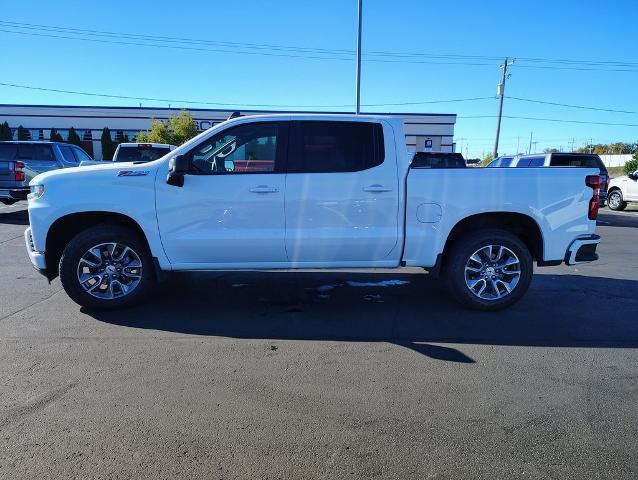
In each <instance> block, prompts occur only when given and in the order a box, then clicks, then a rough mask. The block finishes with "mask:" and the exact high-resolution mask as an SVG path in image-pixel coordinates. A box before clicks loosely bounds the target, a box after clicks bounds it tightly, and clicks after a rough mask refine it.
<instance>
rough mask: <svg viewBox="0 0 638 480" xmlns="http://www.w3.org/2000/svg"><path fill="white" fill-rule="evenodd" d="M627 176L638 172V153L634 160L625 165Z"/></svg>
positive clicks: (635, 154)
mask: <svg viewBox="0 0 638 480" xmlns="http://www.w3.org/2000/svg"><path fill="white" fill-rule="evenodd" d="M624 170H625V175H628V174H630V173H632V172H635V171H638V151H637V152H636V153H634V158H632V159H631V160H629V161H628V162H627V163H625V167H624Z"/></svg>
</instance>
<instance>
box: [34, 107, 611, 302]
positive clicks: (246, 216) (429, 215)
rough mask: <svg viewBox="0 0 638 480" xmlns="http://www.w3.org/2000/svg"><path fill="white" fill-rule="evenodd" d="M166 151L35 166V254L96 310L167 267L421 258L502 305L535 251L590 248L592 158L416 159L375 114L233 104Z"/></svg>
mask: <svg viewBox="0 0 638 480" xmlns="http://www.w3.org/2000/svg"><path fill="white" fill-rule="evenodd" d="M172 153H173V155H172V156H166V157H163V158H160V159H158V160H155V161H153V162H149V163H145V164H133V163H114V164H112V165H100V166H88V167H82V168H73V169H65V170H57V171H53V172H48V173H44V174H42V175H39V176H37V177H36V178H34V179H33V180H32V181H31V185H30V186H31V193H30V195H29V220H30V226H29V228H27V230H26V231H25V235H24V237H25V241H26V247H27V252H28V254H29V257H30V259H31V262H32V263H33V265H34V266H35V267H36V268H37V269H38V270H40V271H41V272H42V273H44V274H45V275H46V276H47V277H48V278H49V280H51V279H52V278H55V277H56V276H57V275H60V277H61V281H62V285H63V287H64V289H65V290H66V292H67V293H68V295H69V296H70V297H71V298H72V299H73V300H75V301H76V302H77V303H79V304H80V305H84V306H86V307H90V308H115V307H123V306H127V305H130V304H132V303H133V302H136V301H138V300H140V299H141V298H142V297H144V294H145V293H146V292H147V291H148V289H149V288H150V287H151V286H152V285H153V283H154V282H155V281H157V280H158V279H159V278H161V277H162V276H163V272H165V271H176V270H235V269H242V270H245V269H249V270H259V269H309V268H312V269H316V268H330V269H336V268H398V267H401V266H411V267H414V266H416V267H423V268H425V269H427V270H428V271H430V272H431V273H434V274H436V275H439V274H440V276H441V278H443V279H444V280H445V283H446V285H447V287H448V288H449V291H450V292H451V294H452V296H453V297H454V298H456V299H457V300H459V301H460V302H461V303H463V304H464V305H466V306H469V307H473V308H477V309H481V310H497V309H500V308H503V307H505V306H508V305H511V304H512V303H514V302H516V301H517V300H518V299H520V298H521V296H522V295H523V294H524V293H525V291H526V290H527V288H528V286H529V284H530V281H531V278H532V273H533V261H534V260H535V261H536V262H537V264H538V265H539V266H543V265H558V264H560V263H562V262H565V263H567V264H570V265H572V264H575V263H579V262H585V261H592V260H596V259H597V255H596V246H597V245H598V243H599V242H600V237H599V236H598V235H595V233H594V231H595V228H596V216H597V214H598V192H599V187H600V177H599V176H598V173H599V172H598V170H597V169H595V168H526V169H514V168H489V169H487V168H486V169H474V168H463V169H460V168H459V169H431V168H419V165H418V163H417V162H415V164H414V165H410V158H409V157H408V155H407V152H406V149H405V137H404V130H403V123H402V121H400V120H397V119H394V118H387V117H384V116H369V115H360V116H354V115H305V114H304V115H301V114H299V115H263V116H262V115H260V116H250V117H239V118H234V119H232V120H229V121H226V122H224V123H221V124H219V125H217V126H215V127H213V128H211V129H210V130H208V131H206V132H204V133H202V134H200V135H199V136H197V137H195V138H193V139H192V140H190V141H189V142H187V143H186V144H184V145H182V146H181V147H179V148H177V149H176V150H174V151H173V152H172Z"/></svg>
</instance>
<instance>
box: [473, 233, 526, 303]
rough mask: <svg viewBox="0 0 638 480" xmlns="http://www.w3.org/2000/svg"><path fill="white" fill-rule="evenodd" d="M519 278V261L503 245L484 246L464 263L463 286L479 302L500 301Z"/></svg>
mask: <svg viewBox="0 0 638 480" xmlns="http://www.w3.org/2000/svg"><path fill="white" fill-rule="evenodd" d="M520 278H521V263H520V260H519V259H518V257H517V256H516V254H515V253H514V252H513V251H512V250H510V249H509V248H507V247H505V246H503V245H485V246H484V247H481V248H479V249H478V250H476V251H475V252H474V253H473V254H472V255H471V256H470V258H468V260H467V262H466V263H465V285H467V288H468V289H469V290H470V292H472V294H473V295H475V296H477V297H478V298H480V299H482V300H500V299H502V298H504V297H506V296H508V295H509V294H510V293H511V292H512V291H513V290H514V289H515V288H516V285H518V282H519V280H520Z"/></svg>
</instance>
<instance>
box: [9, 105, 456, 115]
mask: <svg viewBox="0 0 638 480" xmlns="http://www.w3.org/2000/svg"><path fill="white" fill-rule="evenodd" d="M2 107H23V108H74V109H75V108H77V109H80V108H97V109H104V110H117V109H120V110H122V109H123V110H140V111H145V110H147V111H148V110H167V111H173V110H174V111H180V110H188V111H194V112H233V111H239V112H242V111H243V112H255V113H302V114H303V113H307V114H311V115H314V114H322V113H324V114H328V115H354V112H347V111H339V112H335V111H316V110H259V109H257V110H255V109H251V108H244V109H240V108H231V107H229V108H190V107H189V108H172V107H171V108H168V107H134V106H113V105H46V104H33V105H32V104H19V103H0V108H2ZM361 114H362V115H405V116H408V115H409V116H415V117H434V116H437V117H456V113H423V112H421V113H411V112H362V113H361Z"/></svg>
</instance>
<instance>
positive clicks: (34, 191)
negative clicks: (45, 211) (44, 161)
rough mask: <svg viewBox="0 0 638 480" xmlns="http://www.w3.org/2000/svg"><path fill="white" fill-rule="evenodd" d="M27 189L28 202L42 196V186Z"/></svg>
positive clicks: (32, 186)
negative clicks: (28, 191)
mask: <svg viewBox="0 0 638 480" xmlns="http://www.w3.org/2000/svg"><path fill="white" fill-rule="evenodd" d="M29 189H30V190H31V193H29V195H27V199H28V200H35V199H37V198H40V197H41V196H42V195H44V185H31V186H30V187H29Z"/></svg>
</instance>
